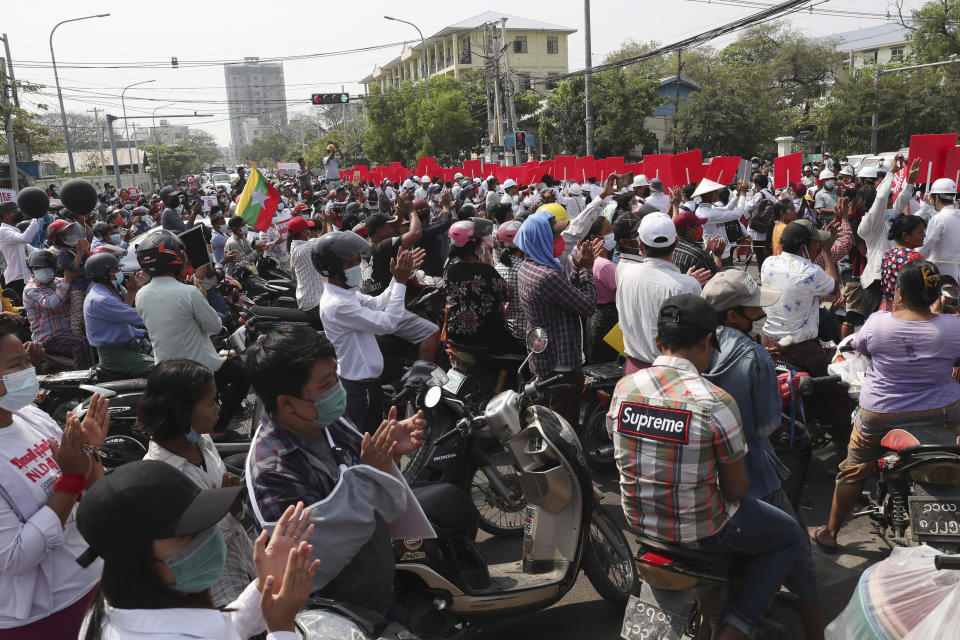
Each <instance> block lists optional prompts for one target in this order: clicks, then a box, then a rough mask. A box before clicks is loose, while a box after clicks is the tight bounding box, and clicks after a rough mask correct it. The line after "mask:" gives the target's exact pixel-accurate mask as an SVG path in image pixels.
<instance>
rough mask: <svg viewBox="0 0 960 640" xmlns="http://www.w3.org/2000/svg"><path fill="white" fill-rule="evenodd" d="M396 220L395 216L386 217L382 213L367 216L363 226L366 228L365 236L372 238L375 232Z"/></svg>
mask: <svg viewBox="0 0 960 640" xmlns="http://www.w3.org/2000/svg"><path fill="white" fill-rule="evenodd" d="M397 220H398V218H397V216H386V215H385V214H382V213H372V214H370V215H369V216H367V220H366V222H365V223H364V226H365V227H366V228H367V235H368V236H371V237H372V236H373V234H375V233H376V232H377V231H380V229H382V228H383V226H384V225H387V224H391V223H393V222H396V221H397Z"/></svg>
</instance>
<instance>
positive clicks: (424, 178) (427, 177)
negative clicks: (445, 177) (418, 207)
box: [420, 174, 430, 182]
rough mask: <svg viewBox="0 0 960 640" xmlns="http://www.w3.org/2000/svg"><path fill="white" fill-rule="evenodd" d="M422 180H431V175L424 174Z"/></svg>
mask: <svg viewBox="0 0 960 640" xmlns="http://www.w3.org/2000/svg"><path fill="white" fill-rule="evenodd" d="M420 182H430V176H428V175H426V174H424V176H423V177H422V178H420Z"/></svg>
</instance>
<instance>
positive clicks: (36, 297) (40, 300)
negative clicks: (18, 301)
mask: <svg viewBox="0 0 960 640" xmlns="http://www.w3.org/2000/svg"><path fill="white" fill-rule="evenodd" d="M23 308H24V309H25V310H26V312H27V320H29V321H30V330H31V331H32V332H33V335H32V338H33V340H34V341H35V342H39V343H41V344H43V343H45V342H46V341H47V340H49V339H50V338H52V337H53V336H55V335H59V334H62V333H71V332H70V284H69V283H68V282H67V281H66V280H64V279H63V278H55V279H54V281H53V282H51V283H49V284H40V283H39V282H37V281H36V280H35V279H34V278H33V276H30V278H29V279H28V280H27V286H26V287H24V289H23Z"/></svg>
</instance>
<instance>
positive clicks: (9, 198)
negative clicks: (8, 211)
mask: <svg viewBox="0 0 960 640" xmlns="http://www.w3.org/2000/svg"><path fill="white" fill-rule="evenodd" d="M16 201H17V192H16V191H14V190H13V189H0V202H16Z"/></svg>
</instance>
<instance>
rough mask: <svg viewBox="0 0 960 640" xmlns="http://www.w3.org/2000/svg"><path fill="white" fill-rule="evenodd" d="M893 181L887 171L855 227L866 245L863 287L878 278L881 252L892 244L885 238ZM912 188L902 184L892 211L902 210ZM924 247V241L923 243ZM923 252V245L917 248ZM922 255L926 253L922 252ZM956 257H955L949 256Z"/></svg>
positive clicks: (881, 262)
mask: <svg viewBox="0 0 960 640" xmlns="http://www.w3.org/2000/svg"><path fill="white" fill-rule="evenodd" d="M892 182H893V174H892V173H888V174H887V176H886V177H885V178H884V179H883V182H881V183H880V186H878V187H877V197H876V198H875V199H874V201H873V205H872V206H871V207H870V210H869V211H867V212H866V213H865V214H863V218H861V219H860V226H858V227H857V235H859V236H860V237H861V238H863V241H864V243H865V244H866V245H867V264H866V266H864V268H863V273H862V274H861V275H860V286H862V287H863V288H864V289H866V288H867V287H869V286H870V285H871V284H873V282H874V281H875V280H879V279H880V267H881V266H882V265H883V254H885V253H886V252H887V250H888V249H889V248H890V247H892V246H893V243H892V242H891V241H890V240H889V239H888V238H887V233H888V232H889V230H890V225H889V224H888V223H887V198H888V197H889V196H890V187H891V184H892ZM912 191H913V189H912V188H908V185H904V188H903V189H902V190H901V191H900V195H898V196H897V200H896V202H894V203H893V209H894V211H903V209H904V207H906V205H907V202H909V200H910V193H911V192H912ZM929 238H930V229H929V228H927V239H928V240H929ZM923 246H924V247H926V246H927V245H926V243H924V245H923ZM919 251H920V252H921V253H923V247H921V248H920V249H919ZM923 255H924V256H926V255H927V254H926V253H924V254H923ZM951 259H954V260H955V259H956V258H951Z"/></svg>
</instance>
